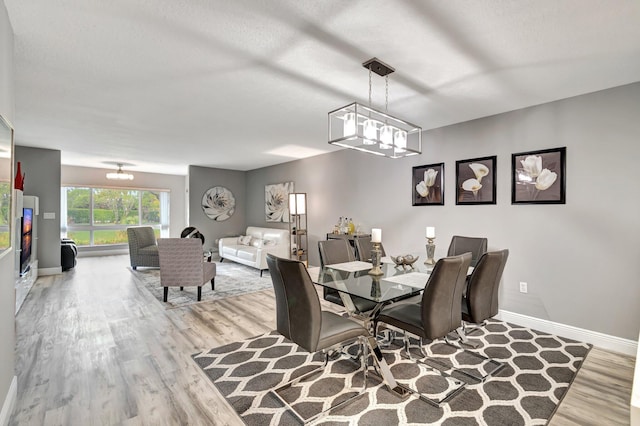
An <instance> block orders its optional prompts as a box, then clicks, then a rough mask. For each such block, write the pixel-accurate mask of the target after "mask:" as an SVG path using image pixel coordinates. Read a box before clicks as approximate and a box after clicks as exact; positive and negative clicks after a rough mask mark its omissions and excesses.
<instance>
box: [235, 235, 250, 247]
mask: <svg viewBox="0 0 640 426" xmlns="http://www.w3.org/2000/svg"><path fill="white" fill-rule="evenodd" d="M238 242H239V243H240V244H242V245H243V246H248V245H251V235H241V236H240V237H238Z"/></svg>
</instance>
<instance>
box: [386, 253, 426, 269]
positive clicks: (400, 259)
mask: <svg viewBox="0 0 640 426" xmlns="http://www.w3.org/2000/svg"><path fill="white" fill-rule="evenodd" d="M390 257H391V260H393V263H395V264H396V266H402V267H403V268H404V267H405V266H409V267H411V268H413V264H414V263H415V261H416V260H418V258H419V257H420V256H415V257H414V256H413V255H411V254H405V255H404V256H390Z"/></svg>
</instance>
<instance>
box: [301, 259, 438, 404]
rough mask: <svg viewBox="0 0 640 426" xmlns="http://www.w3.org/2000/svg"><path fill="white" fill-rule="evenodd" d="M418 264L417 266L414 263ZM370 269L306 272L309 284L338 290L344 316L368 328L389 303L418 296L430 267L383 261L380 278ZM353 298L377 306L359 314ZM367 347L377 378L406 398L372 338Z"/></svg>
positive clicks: (349, 265)
mask: <svg viewBox="0 0 640 426" xmlns="http://www.w3.org/2000/svg"><path fill="white" fill-rule="evenodd" d="M416 263H417V262H416ZM372 267H373V265H372V264H371V263H369V262H361V261H354V262H345V263H337V264H333V265H325V266H324V267H322V268H319V267H310V268H308V272H309V276H310V277H311V280H312V281H313V282H314V283H315V284H317V285H320V286H324V287H329V288H333V289H335V290H338V292H339V294H340V298H341V299H342V301H343V303H344V306H345V308H346V310H347V312H348V313H349V314H350V315H352V316H354V317H357V318H358V319H361V320H363V322H364V323H365V326H366V327H367V328H370V327H371V322H372V321H373V319H375V316H376V315H377V314H378V313H379V312H380V309H382V307H384V306H385V305H386V304H388V303H392V302H394V301H397V300H401V299H404V298H406V297H411V296H413V295H419V294H420V292H421V291H422V290H424V287H425V285H426V283H427V280H428V279H429V273H430V272H431V270H432V269H433V265H425V264H421V265H416V264H414V265H413V267H408V266H405V267H402V266H397V265H396V264H395V263H394V262H393V261H392V260H391V259H390V258H383V260H382V264H381V270H382V271H383V275H370V274H369V271H370V270H371V269H372ZM352 296H359V297H362V298H365V299H368V300H371V301H374V302H376V306H375V308H374V309H373V310H372V311H369V312H367V313H359V312H357V311H356V309H355V306H354V305H353V301H352V299H351V298H352ZM369 346H370V348H371V351H372V353H373V355H374V356H373V359H374V361H375V362H376V364H377V366H378V371H379V373H380V376H381V377H382V379H383V380H384V382H385V383H386V385H387V386H388V388H389V389H390V390H391V391H392V392H393V393H395V394H396V395H398V396H400V397H402V398H406V397H408V395H409V393H410V392H409V391H408V389H407V388H406V386H402V385H399V384H398V383H397V382H396V380H395V378H394V377H393V374H392V373H391V370H390V368H389V365H388V364H387V362H386V360H385V359H384V356H383V355H382V351H381V350H380V348H379V346H378V342H377V340H376V338H375V336H373V335H372V336H371V337H369Z"/></svg>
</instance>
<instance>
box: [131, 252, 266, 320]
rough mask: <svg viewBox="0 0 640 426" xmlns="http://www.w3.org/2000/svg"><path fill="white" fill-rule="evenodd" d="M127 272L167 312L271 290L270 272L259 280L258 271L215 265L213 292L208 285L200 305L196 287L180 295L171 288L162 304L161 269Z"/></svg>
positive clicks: (225, 264) (242, 266)
mask: <svg viewBox="0 0 640 426" xmlns="http://www.w3.org/2000/svg"><path fill="white" fill-rule="evenodd" d="M127 268H128V269H129V271H131V273H132V274H133V277H134V278H135V280H136V281H137V282H138V283H140V284H141V285H142V286H144V287H145V288H146V289H147V290H149V292H151V294H153V296H154V297H155V298H156V299H157V300H158V301H159V302H161V303H162V304H163V305H164V306H165V307H166V308H167V309H173V308H180V307H183V306H187V305H191V304H194V303H202V302H210V301H212V300H219V299H224V298H226V297H234V296H240V295H241V294H247V293H253V292H256V291H263V290H269V289H273V284H272V283H271V277H270V276H269V271H264V273H263V276H262V277H261V276H260V271H259V270H258V269H256V268H251V267H249V266H246V265H242V264H240V263H235V262H216V278H215V290H211V283H210V282H207V283H206V284H204V285H203V286H202V300H201V301H200V302H198V288H197V287H185V288H184V290H182V291H180V288H179V287H170V288H169V294H168V297H167V301H166V302H164V301H163V297H164V296H163V288H162V287H161V286H160V269H158V268H142V267H139V268H138V269H137V270H133V269H132V268H131V267H130V266H128V267H127Z"/></svg>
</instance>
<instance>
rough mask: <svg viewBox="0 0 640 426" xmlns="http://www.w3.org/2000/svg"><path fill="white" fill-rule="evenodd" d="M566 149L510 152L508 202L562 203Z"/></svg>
mask: <svg viewBox="0 0 640 426" xmlns="http://www.w3.org/2000/svg"><path fill="white" fill-rule="evenodd" d="M565 155H566V148H552V149H545V150H541V151H535V152H523V153H519V154H512V179H513V180H512V182H513V183H512V185H513V187H512V193H511V202H512V203H513V204H518V203H534V204H535V203H544V204H564V203H565V182H564V168H565Z"/></svg>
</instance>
